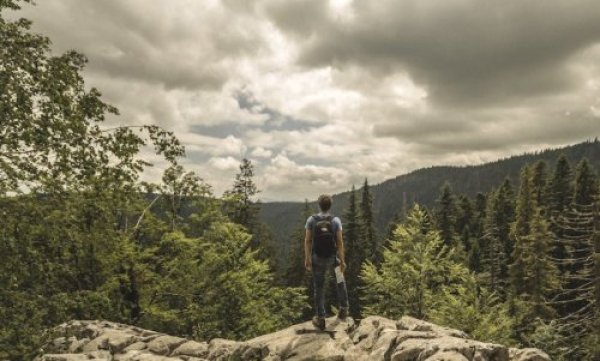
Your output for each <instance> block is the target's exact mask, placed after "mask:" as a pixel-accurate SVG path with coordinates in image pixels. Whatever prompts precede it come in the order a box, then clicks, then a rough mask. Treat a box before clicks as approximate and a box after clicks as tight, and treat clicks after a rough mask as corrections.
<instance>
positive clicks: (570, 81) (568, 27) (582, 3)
mask: <svg viewBox="0 0 600 361" xmlns="http://www.w3.org/2000/svg"><path fill="white" fill-rule="evenodd" d="M351 9H352V11H353V12H354V17H353V18H352V19H351V20H349V21H339V20H336V19H335V18H334V17H332V16H331V15H329V16H328V13H327V12H328V11H329V10H328V9H327V6H326V4H325V2H323V1H316V0H309V1H302V2H294V4H293V5H291V4H289V5H288V4H287V2H276V3H275V4H272V5H270V6H267V7H266V12H267V14H269V16H271V18H272V19H273V20H274V22H275V23H276V24H277V25H278V26H279V27H280V28H281V29H284V30H285V31H287V32H288V33H289V34H291V35H292V36H296V37H297V38H304V39H305V40H304V41H303V42H302V43H301V44H302V45H301V53H300V57H299V63H301V64H303V65H305V66H309V67H313V66H325V65H334V66H344V65H349V64H354V65H359V66H363V67H366V68H367V69H369V70H370V71H373V72H376V73H381V74H386V73H393V72H396V71H408V73H409V74H410V76H411V77H412V78H413V79H414V80H415V82H416V83H418V84H421V85H423V86H425V87H426V89H427V91H428V93H429V96H430V98H431V99H432V101H434V102H438V103H443V104H445V105H448V104H464V103H468V105H469V106H476V105H486V104H490V103H494V104H501V103H502V102H514V101H518V100H520V99H522V97H527V96H531V95H540V94H554V93H560V92H563V91H567V90H569V89H571V88H573V87H575V86H577V85H578V83H579V82H580V80H579V79H577V78H576V77H574V76H573V74H571V73H570V71H569V69H568V68H567V67H566V66H565V65H566V64H567V61H568V60H569V58H570V57H571V56H572V55H573V54H575V53H576V52H577V51H579V50H581V49H584V48H586V47H588V46H590V45H592V44H594V43H596V42H598V41H599V40H600V6H598V3H597V1H596V0H574V1H563V0H548V1H518V2H517V1H500V0H491V1H479V0H450V1H443V2H441V1H436V0H409V1H355V2H354V3H353V5H352V8H351ZM297 14H302V15H303V16H296V15H297ZM300 19H301V20H300Z"/></svg>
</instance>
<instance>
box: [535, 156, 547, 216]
mask: <svg viewBox="0 0 600 361" xmlns="http://www.w3.org/2000/svg"><path fill="white" fill-rule="evenodd" d="M547 169H548V165H547V164H546V162H544V161H543V160H540V161H538V162H536V163H535V164H534V165H533V169H532V174H531V187H532V190H533V193H534V198H535V201H536V203H537V205H538V206H539V207H540V210H541V211H542V213H545V212H546V207H547V206H548V197H547V191H548V170H547Z"/></svg>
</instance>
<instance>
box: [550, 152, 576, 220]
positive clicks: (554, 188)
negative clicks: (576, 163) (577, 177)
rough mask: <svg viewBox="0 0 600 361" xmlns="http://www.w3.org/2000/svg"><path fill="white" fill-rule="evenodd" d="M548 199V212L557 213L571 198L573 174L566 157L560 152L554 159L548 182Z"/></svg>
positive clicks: (566, 205)
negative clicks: (554, 163)
mask: <svg viewBox="0 0 600 361" xmlns="http://www.w3.org/2000/svg"><path fill="white" fill-rule="evenodd" d="M547 194H548V200H549V202H548V203H549V204H548V206H549V209H550V213H551V214H554V213H558V212H562V211H563V210H565V209H567V208H568V207H569V205H570V204H571V200H572V199H573V174H572V172H571V166H570V164H569V161H568V160H567V157H566V156H565V155H564V154H562V155H561V156H560V157H559V158H558V160H557V161H556V166H555V168H554V173H553V174H552V178H551V179H550V181H549V183H548V191H547Z"/></svg>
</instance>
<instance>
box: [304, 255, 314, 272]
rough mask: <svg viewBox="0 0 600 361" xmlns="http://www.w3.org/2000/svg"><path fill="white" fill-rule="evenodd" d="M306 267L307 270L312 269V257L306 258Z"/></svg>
mask: <svg viewBox="0 0 600 361" xmlns="http://www.w3.org/2000/svg"><path fill="white" fill-rule="evenodd" d="M304 267H305V268H306V270H307V271H309V272H310V271H312V260H311V259H310V258H306V259H305V260H304Z"/></svg>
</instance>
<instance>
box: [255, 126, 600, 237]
mask: <svg viewBox="0 0 600 361" xmlns="http://www.w3.org/2000/svg"><path fill="white" fill-rule="evenodd" d="M561 154H564V155H565V156H566V157H567V159H568V160H569V161H570V162H572V163H577V162H579V161H580V160H581V159H583V158H587V159H588V160H589V161H590V163H591V164H592V165H593V166H594V167H596V168H600V141H598V139H597V138H596V139H594V140H590V141H585V142H582V143H579V144H574V145H570V146H567V147H564V148H558V149H546V150H540V151H539V152H535V153H530V154H523V155H518V156H513V157H510V158H506V159H499V160H497V161H494V162H490V163H485V164H481V165H473V166H435V167H430V168H422V169H418V170H415V171H413V172H410V173H408V174H404V175H400V176H397V177H395V178H393V179H389V180H386V181H384V182H382V183H379V184H374V185H371V192H372V194H373V213H374V214H375V215H376V217H375V218H376V219H375V228H376V230H377V232H378V233H379V234H380V235H381V234H382V233H385V230H386V229H387V227H388V225H389V223H390V222H391V221H392V220H393V219H394V217H395V216H396V215H397V214H398V213H399V212H402V209H403V206H404V205H405V204H406V207H405V208H408V207H410V205H411V204H413V203H414V202H418V203H419V204H422V205H424V206H428V207H430V206H432V205H434V204H435V201H436V199H437V196H438V192H439V189H440V188H441V187H442V185H443V184H444V183H446V182H447V183H449V184H450V186H451V187H452V189H454V191H455V192H457V193H461V194H465V195H468V196H471V197H472V196H475V195H476V194H477V193H478V192H489V191H490V190H491V189H492V188H493V187H495V186H496V185H497V184H499V183H500V182H502V181H503V180H504V178H506V177H508V178H509V179H510V180H511V182H513V184H514V185H518V184H519V172H520V170H521V168H522V167H523V166H524V165H525V164H528V163H532V162H535V161H538V160H543V161H545V162H546V163H547V164H548V166H549V167H552V166H554V163H555V162H556V159H558V157H559V156H560V155H561ZM357 186H360V185H357ZM350 187H351V185H349V186H348V189H350ZM317 196H318V194H307V195H306V197H307V198H308V199H309V200H310V202H309V205H310V209H311V212H314V210H316V207H317V206H316V202H315V201H314V200H313V198H315V199H316V197H317ZM349 197H350V192H348V191H346V192H341V193H339V194H335V195H333V199H334V202H333V203H334V205H333V210H332V211H333V212H334V213H335V214H340V215H341V214H342V212H343V210H344V209H345V208H346V207H347V206H348V199H349ZM303 207H304V205H303V203H301V202H265V203H263V204H262V206H261V210H260V217H261V220H262V221H263V222H265V223H266V224H267V225H268V226H269V227H270V228H271V230H272V232H273V235H274V236H275V237H276V238H277V239H279V240H283V239H285V238H286V237H287V236H288V235H289V234H290V231H291V230H292V229H293V226H294V224H293V223H292V222H289V221H288V220H290V219H297V218H298V217H297V215H298V214H299V213H301V212H302V209H303ZM304 220H306V219H304ZM299 222H300V221H299ZM282 247H284V248H285V247H286V242H285V241H284V242H283V245H282Z"/></svg>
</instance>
